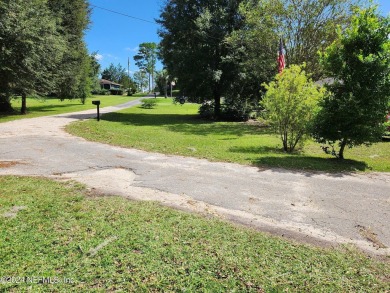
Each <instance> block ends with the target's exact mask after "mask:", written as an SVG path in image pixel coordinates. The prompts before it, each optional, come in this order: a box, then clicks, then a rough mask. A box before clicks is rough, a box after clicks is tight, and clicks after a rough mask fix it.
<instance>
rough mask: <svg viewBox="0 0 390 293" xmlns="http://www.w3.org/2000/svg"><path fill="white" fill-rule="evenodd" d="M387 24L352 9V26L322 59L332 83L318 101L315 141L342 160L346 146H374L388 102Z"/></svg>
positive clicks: (370, 13) (373, 13)
mask: <svg viewBox="0 0 390 293" xmlns="http://www.w3.org/2000/svg"><path fill="white" fill-rule="evenodd" d="M389 35H390V19H389V17H386V18H385V17H382V16H380V15H379V14H378V12H377V8H376V7H375V6H373V7H370V8H368V9H360V10H359V9H357V10H356V14H355V15H354V17H353V18H352V23H351V26H350V27H348V28H346V29H345V30H340V31H339V38H338V39H337V40H336V41H335V42H334V43H333V44H332V45H331V46H329V47H328V48H327V50H326V51H325V53H324V54H323V55H322V63H323V65H324V68H325V70H326V72H327V74H328V76H329V77H332V78H334V80H335V81H334V83H333V84H331V85H329V86H328V89H329V91H330V93H331V94H330V95H329V96H328V97H327V98H326V99H325V100H324V101H323V103H322V110H321V111H320V112H319V114H318V116H317V118H316V123H315V128H314V129H313V136H314V138H315V139H316V140H317V141H318V142H320V143H329V144H330V145H331V146H332V147H333V145H334V144H335V143H336V142H338V145H339V149H338V151H334V152H333V153H334V155H335V156H336V157H338V158H340V159H343V158H344V150H345V147H346V146H349V147H353V146H357V145H361V144H366V145H368V144H370V143H372V142H375V141H378V140H379V139H380V138H381V135H382V134H383V131H384V129H383V127H384V126H383V122H384V119H385V115H386V110H387V106H388V103H389V102H390V100H389V96H390V75H389V74H390V40H389Z"/></svg>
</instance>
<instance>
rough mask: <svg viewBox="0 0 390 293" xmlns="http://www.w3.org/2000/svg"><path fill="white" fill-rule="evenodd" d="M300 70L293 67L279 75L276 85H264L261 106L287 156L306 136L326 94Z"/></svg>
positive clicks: (300, 68)
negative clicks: (319, 104) (319, 103)
mask: <svg viewBox="0 0 390 293" xmlns="http://www.w3.org/2000/svg"><path fill="white" fill-rule="evenodd" d="M303 68H304V66H303V67H300V66H298V65H292V66H290V67H289V68H287V69H285V70H284V71H283V73H282V74H278V75H277V76H276V78H275V81H272V82H271V83H269V84H265V85H264V86H265V88H266V89H267V93H266V95H265V97H264V100H263V102H262V104H263V106H264V107H265V109H266V115H267V118H268V120H269V122H270V123H271V125H272V126H273V128H274V129H275V131H276V132H277V133H278V134H279V135H280V138H281V140H282V142H283V149H284V151H286V152H292V151H294V149H295V147H296V146H297V144H298V143H299V142H302V139H303V137H304V135H305V134H307V133H308V130H309V126H310V124H311V122H312V119H313V117H314V115H315V113H316V109H317V108H318V102H319V101H320V100H321V99H322V98H323V96H324V92H325V91H324V89H323V88H319V87H318V86H317V85H316V84H314V83H313V82H312V81H311V80H310V79H308V77H307V76H306V73H305V71H303Z"/></svg>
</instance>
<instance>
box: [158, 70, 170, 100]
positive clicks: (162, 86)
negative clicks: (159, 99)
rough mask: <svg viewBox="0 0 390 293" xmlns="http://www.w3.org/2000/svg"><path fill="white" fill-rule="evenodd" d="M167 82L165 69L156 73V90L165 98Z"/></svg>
mask: <svg viewBox="0 0 390 293" xmlns="http://www.w3.org/2000/svg"><path fill="white" fill-rule="evenodd" d="M168 81H169V75H168V71H167V70H166V69H163V70H161V71H158V72H157V73H156V84H157V87H158V90H159V92H160V94H164V96H165V98H167V97H168V90H167V86H168Z"/></svg>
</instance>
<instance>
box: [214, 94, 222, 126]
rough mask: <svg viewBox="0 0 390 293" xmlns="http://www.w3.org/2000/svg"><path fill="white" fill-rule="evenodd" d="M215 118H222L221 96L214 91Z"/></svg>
mask: <svg viewBox="0 0 390 293" xmlns="http://www.w3.org/2000/svg"><path fill="white" fill-rule="evenodd" d="M213 95H214V116H215V118H216V119H219V118H220V117H221V94H220V93H219V92H218V91H217V90H214V93H213Z"/></svg>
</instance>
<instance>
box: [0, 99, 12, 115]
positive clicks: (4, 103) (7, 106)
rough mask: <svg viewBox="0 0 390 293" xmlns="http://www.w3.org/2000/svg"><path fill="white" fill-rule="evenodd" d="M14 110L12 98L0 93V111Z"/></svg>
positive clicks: (8, 111)
mask: <svg viewBox="0 0 390 293" xmlns="http://www.w3.org/2000/svg"><path fill="white" fill-rule="evenodd" d="M10 112H13V109H12V106H11V102H10V99H9V98H8V97H6V96H1V95H0V113H10Z"/></svg>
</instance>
